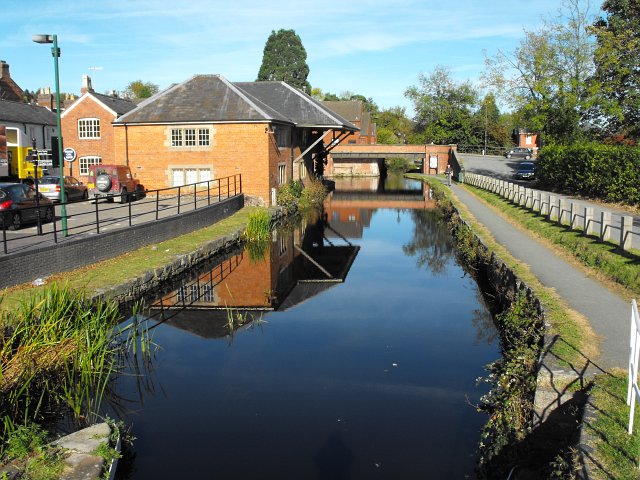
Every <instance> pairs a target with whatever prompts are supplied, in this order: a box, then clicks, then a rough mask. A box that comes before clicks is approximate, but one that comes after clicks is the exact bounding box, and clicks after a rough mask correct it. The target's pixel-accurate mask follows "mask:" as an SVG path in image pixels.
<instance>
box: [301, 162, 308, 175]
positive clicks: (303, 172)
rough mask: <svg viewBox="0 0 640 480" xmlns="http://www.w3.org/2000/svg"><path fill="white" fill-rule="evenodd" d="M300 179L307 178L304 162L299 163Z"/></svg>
mask: <svg viewBox="0 0 640 480" xmlns="http://www.w3.org/2000/svg"><path fill="white" fill-rule="evenodd" d="M300 178H307V165H305V163H304V160H303V161H302V162H300Z"/></svg>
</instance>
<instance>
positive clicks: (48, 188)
mask: <svg viewBox="0 0 640 480" xmlns="http://www.w3.org/2000/svg"><path fill="white" fill-rule="evenodd" d="M38 191H39V192H40V193H42V195H44V196H45V197H47V198H48V199H49V200H52V201H54V202H59V201H60V193H61V192H60V177H51V176H48V177H42V178H41V179H40V180H38ZM87 198H89V192H88V191H87V186H86V185H84V184H83V183H82V182H80V181H79V180H77V179H75V178H73V177H69V176H65V177H64V203H67V202H68V201H69V200H86V199H87Z"/></svg>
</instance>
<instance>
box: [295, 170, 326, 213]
mask: <svg viewBox="0 0 640 480" xmlns="http://www.w3.org/2000/svg"><path fill="white" fill-rule="evenodd" d="M326 196H327V189H326V187H325V186H324V184H323V183H322V181H321V180H319V179H317V178H314V179H311V180H310V181H309V182H307V185H306V186H305V187H304V190H303V191H302V194H301V195H300V202H299V206H300V208H301V209H303V210H304V209H307V208H309V207H316V206H319V205H322V202H323V201H324V197H326Z"/></svg>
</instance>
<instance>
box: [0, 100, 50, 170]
mask: <svg viewBox="0 0 640 480" xmlns="http://www.w3.org/2000/svg"><path fill="white" fill-rule="evenodd" d="M2 130H4V134H2V133H1V132H2ZM57 132H58V127H57V118H56V115H55V114H53V113H52V112H51V111H50V110H47V109H46V108H44V107H40V106H38V105H31V104H28V103H22V101H17V102H14V101H9V100H0V142H1V143H2V145H0V177H5V176H11V177H14V178H18V179H21V180H32V179H33V178H34V176H35V175H34V166H33V163H31V162H29V159H30V158H31V150H32V148H33V146H34V142H35V146H36V148H37V149H38V150H40V151H43V150H46V154H44V153H43V154H42V155H41V158H40V165H41V166H49V165H53V163H54V161H56V159H57V155H56V154H57V148H58V147H57V145H58V144H57V141H58V135H57ZM38 170H39V172H38V176H42V173H43V172H42V171H40V169H38Z"/></svg>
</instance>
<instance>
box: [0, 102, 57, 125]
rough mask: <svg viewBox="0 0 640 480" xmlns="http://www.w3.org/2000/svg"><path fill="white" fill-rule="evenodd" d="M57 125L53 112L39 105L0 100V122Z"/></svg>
mask: <svg viewBox="0 0 640 480" xmlns="http://www.w3.org/2000/svg"><path fill="white" fill-rule="evenodd" d="M3 121H4V122H15V123H31V124H35V125H52V126H56V125H57V118H56V115H55V113H53V112H51V111H50V110H48V109H46V108H44V107H41V106H39V105H31V104H29V103H22V102H12V101H9V100H0V122H3Z"/></svg>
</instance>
